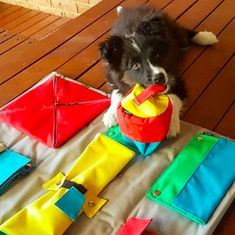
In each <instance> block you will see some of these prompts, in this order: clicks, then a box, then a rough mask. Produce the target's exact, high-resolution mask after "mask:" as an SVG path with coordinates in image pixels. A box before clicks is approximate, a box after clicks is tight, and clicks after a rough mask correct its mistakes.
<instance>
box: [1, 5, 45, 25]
mask: <svg viewBox="0 0 235 235" xmlns="http://www.w3.org/2000/svg"><path fill="white" fill-rule="evenodd" d="M38 14H40V12H39V11H32V10H30V11H28V9H27V12H26V13H25V14H23V15H21V16H19V17H17V18H16V19H15V20H13V21H11V22H9V23H7V24H5V25H3V26H2V28H4V29H6V30H11V29H13V28H15V27H17V26H19V25H21V24H23V23H25V22H27V21H30V20H31V18H33V17H34V16H37V15H38ZM43 14H45V13H43Z"/></svg>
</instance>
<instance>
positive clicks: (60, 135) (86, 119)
mask: <svg viewBox="0 0 235 235" xmlns="http://www.w3.org/2000/svg"><path fill="white" fill-rule="evenodd" d="M106 104H108V105H109V103H108V102H107V103H106ZM104 105H105V104H104V103H97V104H95V105H94V104H83V105H72V106H57V107H56V123H57V129H56V137H57V138H56V146H59V145H61V144H62V143H63V142H65V141H66V140H68V139H69V138H70V136H71V135H74V134H75V133H76V132H77V130H79V129H81V128H82V127H84V126H86V125H87V124H89V123H90V122H91V121H92V120H93V119H94V118H96V117H97V113H101V112H102V111H103V110H104Z"/></svg>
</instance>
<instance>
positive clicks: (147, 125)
mask: <svg viewBox="0 0 235 235" xmlns="http://www.w3.org/2000/svg"><path fill="white" fill-rule="evenodd" d="M164 90H165V87H164V86H162V85H152V86H149V87H148V88H146V89H144V88H143V87H141V86H140V85H139V84H136V85H135V86H134V88H133V89H132V90H131V91H129V93H128V94H127V96H126V97H125V98H124V99H123V100H122V101H121V104H120V106H119V107H118V111H117V116H118V124H119V126H120V130H121V132H122V134H123V138H124V140H125V142H126V143H127V144H128V145H132V146H135V147H136V148H137V149H138V150H139V151H140V153H141V154H142V155H143V156H147V155H149V154H150V153H152V152H153V151H154V150H155V149H156V148H157V147H158V145H159V144H160V143H161V141H163V140H164V139H165V138H166V136H167V133H168V131H169V127H170V121H171V115H172V104H171V100H170V98H169V97H168V96H167V95H164V94H161V92H163V91H164Z"/></svg>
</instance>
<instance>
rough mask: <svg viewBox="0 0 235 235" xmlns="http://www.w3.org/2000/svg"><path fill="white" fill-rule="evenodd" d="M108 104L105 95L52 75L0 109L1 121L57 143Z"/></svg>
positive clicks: (43, 141)
mask: <svg viewBox="0 0 235 235" xmlns="http://www.w3.org/2000/svg"><path fill="white" fill-rule="evenodd" d="M84 102H85V103H86V105H85V106H84ZM79 104H80V105H81V107H78V106H79ZM109 105H110V100H109V99H108V98H107V97H106V96H104V95H102V94H100V93H97V92H95V91H93V90H91V89H88V88H86V87H84V86H82V85H80V84H78V83H76V82H74V81H72V80H69V79H64V78H62V77H60V76H53V77H51V78H49V80H47V81H45V82H43V83H42V84H40V85H38V86H37V87H35V88H33V89H32V90H30V91H28V92H26V93H25V94H23V95H21V96H19V97H18V98H16V99H15V100H14V101H13V102H11V103H9V104H8V105H6V106H5V107H4V108H2V109H0V121H2V122H5V123H7V124H8V125H11V126H13V127H15V128H17V129H18V130H20V131H22V132H24V133H26V134H28V135H30V136H31V137H33V138H35V139H37V140H39V141H41V142H42V143H44V144H46V145H48V146H49V147H58V146H60V145H61V144H63V143H64V141H66V140H67V139H68V138H70V137H71V136H72V135H74V134H75V133H76V132H77V131H79V130H80V129H81V128H82V127H83V126H85V125H87V124H88V123H89V122H90V121H91V120H93V119H94V118H95V117H96V116H98V115H99V114H100V113H101V112H102V111H103V110H104V109H106V108H107V107H108V106H109ZM63 106H66V108H65V107H63ZM58 107H59V108H58ZM62 107H63V108H62ZM57 108H58V110H57ZM57 111H58V112H57ZM66 112H68V113H66ZM66 118H67V119H66Z"/></svg>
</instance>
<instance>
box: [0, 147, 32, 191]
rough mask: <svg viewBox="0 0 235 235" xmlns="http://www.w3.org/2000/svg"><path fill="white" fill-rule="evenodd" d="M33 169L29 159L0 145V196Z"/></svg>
mask: <svg viewBox="0 0 235 235" xmlns="http://www.w3.org/2000/svg"><path fill="white" fill-rule="evenodd" d="M34 168H35V165H34V164H32V162H31V159H29V158H27V157H25V156H23V155H21V154H18V153H16V152H13V151H11V150H8V149H6V148H5V146H4V144H2V143H0V195H2V194H3V193H4V192H5V191H6V190H7V189H8V188H9V187H10V185H11V184H12V183H13V182H14V180H16V179H17V178H20V177H22V176H24V175H26V174H28V173H30V172H31V171H32V170H33V169H34Z"/></svg>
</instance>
